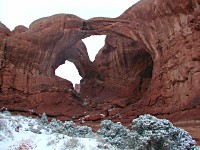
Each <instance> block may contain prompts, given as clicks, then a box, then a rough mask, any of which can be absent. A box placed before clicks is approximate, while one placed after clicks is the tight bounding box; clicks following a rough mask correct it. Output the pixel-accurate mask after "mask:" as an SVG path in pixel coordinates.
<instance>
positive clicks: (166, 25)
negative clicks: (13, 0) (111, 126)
mask: <svg viewBox="0 0 200 150" xmlns="http://www.w3.org/2000/svg"><path fill="white" fill-rule="evenodd" d="M91 35H106V41H105V45H104V47H103V48H102V49H101V50H99V52H98V54H97V56H96V58H95V61H94V62H91V61H90V59H89V57H88V54H87V49H86V47H85V45H84V43H83V42H82V41H81V39H84V38H86V37H89V36H91ZM0 44H1V49H0V60H1V63H0V65H1V66H0V74H1V76H0V79H1V82H0V87H1V94H0V107H8V109H10V110H13V111H21V112H27V111H28V110H34V112H35V114H40V113H42V112H46V113H47V115H49V116H56V117H60V118H62V119H63V120H66V119H74V120H78V119H80V118H81V117H82V119H81V120H84V119H85V121H86V122H87V121H97V120H101V119H104V118H107V119H112V120H114V121H121V122H123V123H124V124H128V123H130V121H131V120H132V119H133V118H135V117H137V116H138V115H141V114H145V113H149V114H152V115H155V116H158V117H161V118H167V119H170V120H171V121H173V122H176V121H191V120H199V119H200V114H199V111H200V93H199V91H200V1H199V0H185V1H182V0H176V1H174V0H164V1H160V0H141V1H140V2H138V3H137V4H135V5H133V6H132V7H130V8H129V9H128V10H127V11H125V12H124V13H123V14H122V15H121V16H119V17H117V18H92V19H89V20H83V19H81V18H79V17H77V16H74V15H66V14H59V15H54V16H50V17H46V18H42V19H39V20H36V21H35V22H33V23H32V24H31V25H30V27H29V28H26V27H24V26H18V27H16V28H15V30H13V31H10V30H9V29H8V28H6V27H5V26H4V25H3V24H0ZM65 60H69V61H71V62H73V63H74V64H75V66H76V67H77V69H78V71H79V74H80V75H81V76H82V78H83V79H82V80H81V84H80V85H81V89H80V94H79V93H77V92H76V91H75V90H74V89H73V86H72V84H71V82H69V81H67V80H64V79H61V78H58V77H56V76H55V69H56V68H57V67H58V66H59V65H61V64H63V63H64V62H65ZM100 114H102V115H100ZM88 115H89V116H88ZM84 116H87V117H84ZM102 116H104V117H102ZM89 124H91V122H90V123H89ZM195 138H196V137H195Z"/></svg>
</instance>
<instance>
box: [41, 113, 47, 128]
mask: <svg viewBox="0 0 200 150" xmlns="http://www.w3.org/2000/svg"><path fill="white" fill-rule="evenodd" d="M41 123H42V124H43V125H47V124H48V118H47V116H46V114H45V113H43V114H42V116H41Z"/></svg>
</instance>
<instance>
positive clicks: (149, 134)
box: [97, 115, 197, 150]
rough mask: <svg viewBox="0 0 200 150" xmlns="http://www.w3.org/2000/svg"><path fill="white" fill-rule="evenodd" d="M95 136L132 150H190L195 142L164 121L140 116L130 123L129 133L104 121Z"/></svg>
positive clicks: (115, 124)
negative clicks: (97, 135)
mask: <svg viewBox="0 0 200 150" xmlns="http://www.w3.org/2000/svg"><path fill="white" fill-rule="evenodd" d="M97 134H99V135H101V136H102V138H103V139H104V140H105V141H106V142H109V143H110V144H112V145H115V146H116V147H117V148H120V149H124V148H128V149H134V150H149V149H151V150H191V149H197V147H196V142H195V141H194V140H192V137H191V136H190V135H189V133H188V132H186V131H184V130H182V129H179V128H176V127H174V126H173V125H172V123H170V122H169V121H168V120H166V119H157V118H156V117H153V116H151V115H142V116H140V117H139V118H137V119H134V120H133V121H132V130H131V131H129V130H128V129H127V128H125V127H123V126H122V125H121V124H120V123H113V122H112V121H110V120H104V121H102V123H101V128H100V129H99V130H98V132H97Z"/></svg>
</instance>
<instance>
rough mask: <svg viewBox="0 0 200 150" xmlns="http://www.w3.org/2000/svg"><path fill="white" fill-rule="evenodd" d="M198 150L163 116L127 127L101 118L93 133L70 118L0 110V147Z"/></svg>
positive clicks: (27, 149)
mask: <svg viewBox="0 0 200 150" xmlns="http://www.w3.org/2000/svg"><path fill="white" fill-rule="evenodd" d="M103 149H109V150H118V149H119V150H120V149H133V150H141V149H142V150H148V149H152V150H153V149H168V150H180V149H193V150H200V148H199V147H197V146H196V142H195V141H194V140H193V139H192V137H191V136H190V135H189V133H187V132H186V131H184V130H182V129H179V128H176V127H174V126H173V124H172V123H170V122H169V121H168V120H165V119H157V118H155V117H153V116H151V115H141V116H139V118H137V119H134V120H133V122H132V129H131V130H129V129H127V128H126V127H124V126H123V125H122V124H121V123H120V122H117V123H113V122H112V121H110V120H104V121H102V122H101V124H100V129H99V130H98V131H97V133H94V132H92V129H91V128H90V127H87V126H76V125H75V123H74V122H73V121H65V122H64V123H63V122H61V121H60V120H56V119H52V120H51V122H47V116H46V115H45V113H43V114H42V115H41V118H39V119H38V118H31V117H24V116H19V115H18V116H13V115H11V114H10V113H9V112H8V111H4V112H3V113H1V112H0V150H103Z"/></svg>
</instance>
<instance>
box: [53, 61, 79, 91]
mask: <svg viewBox="0 0 200 150" xmlns="http://www.w3.org/2000/svg"><path fill="white" fill-rule="evenodd" d="M55 75H56V76H59V77H61V78H63V79H67V80H69V81H71V82H72V84H73V86H74V88H75V87H78V85H79V84H80V80H81V79H82V77H81V76H80V75H79V72H78V70H77V68H76V66H75V65H74V63H72V62H70V61H68V60H66V61H65V63H64V64H62V65H60V66H59V67H58V68H57V69H56V70H55Z"/></svg>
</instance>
